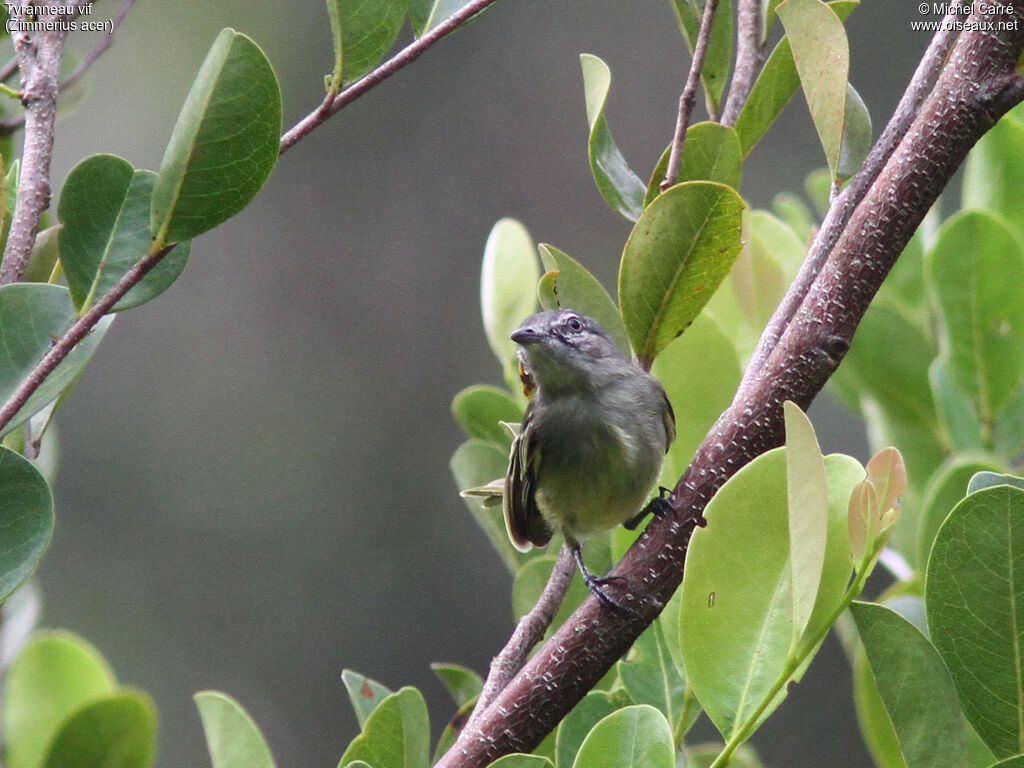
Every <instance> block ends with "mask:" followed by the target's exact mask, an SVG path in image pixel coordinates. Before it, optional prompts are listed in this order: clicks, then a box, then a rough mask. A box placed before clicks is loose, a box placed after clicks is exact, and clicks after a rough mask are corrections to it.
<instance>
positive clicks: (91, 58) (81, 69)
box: [60, 0, 135, 91]
mask: <svg viewBox="0 0 1024 768" xmlns="http://www.w3.org/2000/svg"><path fill="white" fill-rule="evenodd" d="M133 5H135V0H125V3H124V5H123V6H121V10H120V12H118V14H117V16H115V17H114V20H113V22H112V23H111V25H110V31H109V32H107V36H106V37H104V38H103V39H102V40H101V41H100V42H99V44H98V45H97V46H96V47H95V48H93V49H92V51H90V53H89V55H88V56H86V57H85V58H84V59H83V60H82V63H81V64H79V65H78V66H77V67H75V71H74V72H72V73H71V74H70V75H68V76H67V77H66V78H64V81H63V82H62V83H61V84H60V90H62V91H63V90H64V89H65V88H69V87H71V86H72V85H74V83H75V82H76V81H77V80H78V78H80V77H81V76H82V75H83V74H84V73H85V70H87V69H88V68H89V67H91V66H92V65H93V64H94V63H95V62H96V59H98V58H99V57H100V56H102V55H103V53H104V52H105V51H106V50H107V49H108V48H109V47H110V46H111V45H113V44H114V33H115V32H117V28H118V27H120V26H121V22H122V21H124V17H125V16H127V15H128V11H130V10H131V8H132V6H133Z"/></svg>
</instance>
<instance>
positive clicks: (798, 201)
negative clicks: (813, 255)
mask: <svg viewBox="0 0 1024 768" xmlns="http://www.w3.org/2000/svg"><path fill="white" fill-rule="evenodd" d="M772 209H773V210H774V211H775V213H777V214H778V216H779V218H780V219H782V220H783V221H784V222H785V223H786V224H788V225H789V228H790V229H792V230H793V232H794V233H795V234H796V236H797V238H798V239H799V240H800V242H801V243H804V244H806V243H808V242H810V239H811V235H812V234H813V232H814V230H815V228H816V227H817V220H816V219H815V217H814V214H813V213H811V209H810V208H808V207H807V203H805V202H804V201H803V199H802V198H800V197H798V196H797V195H794V194H792V193H791V192H779V193H778V194H777V195H775V197H773V198H772Z"/></svg>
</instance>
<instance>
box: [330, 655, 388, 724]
mask: <svg viewBox="0 0 1024 768" xmlns="http://www.w3.org/2000/svg"><path fill="white" fill-rule="evenodd" d="M341 681H342V682H343V683H344V684H345V690H346V691H348V699H349V701H351V702H352V709H353V710H355V713H356V720H358V721H359V727H360V728H362V727H363V726H364V725H366V719H367V718H368V717H369V716H370V715H372V714H373V710H375V709H376V708H377V707H378V706H379V705H380V703H381V702H382V701H384V699H386V698H387V697H388V696H390V695H391V694H392V691H391V689H390V688H387V687H385V686H383V685H381V684H380V683H378V682H377V681H376V680H372V679H370V678H369V677H367V676H366V675H361V674H359V673H358V672H353V671H352V670H351V669H344V670H342V672H341Z"/></svg>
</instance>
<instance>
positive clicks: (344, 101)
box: [281, 0, 497, 155]
mask: <svg viewBox="0 0 1024 768" xmlns="http://www.w3.org/2000/svg"><path fill="white" fill-rule="evenodd" d="M495 2H497V0H471V2H468V3H466V4H465V5H464V6H462V7H461V8H460V9H459V10H458V11H456V12H455V13H453V14H452V15H451V16H449V17H448V18H447V19H445V20H444V21H442V22H441V23H440V24H438V25H437V26H436V27H433V28H432V29H431V30H430V31H428V32H427V33H426V34H424V35H423V36H422V37H420V38H419V39H417V40H414V41H413V42H411V43H409V45H407V46H405V48H403V49H402V50H400V51H399V52H398V53H396V54H395V55H394V56H392V57H391V58H390V59H388V60H387V61H385V62H384V63H383V64H381V65H380V66H378V67H377V68H376V69H374V70H373V71H371V72H370V73H369V74H367V75H364V76H363V77H361V78H359V79H358V80H356V81H355V82H354V83H352V85H350V86H349V87H348V88H346V89H345V90H343V91H342V92H341V93H338V94H332V93H330V92H328V94H327V97H326V98H325V99H324V100H323V102H322V103H321V104H320V106H319V107H317V108H316V109H315V110H313V111H312V112H310V113H309V114H308V115H306V116H305V117H304V118H302V119H301V120H300V121H299V122H297V123H296V124H295V125H294V126H292V128H291V129H289V130H288V131H287V132H286V133H285V134H284V136H282V137H281V154H282V155H283V154H284V153H285V152H287V151H288V150H289V149H291V148H292V147H293V146H295V143H296V142H298V141H299V139H301V138H303V137H304V136H305V135H306V134H308V133H310V132H311V131H312V130H313V129H315V128H317V127H318V126H320V125H322V124H323V123H325V122H326V121H327V120H328V119H329V118H330V117H331V116H332V115H334V114H335V113H337V112H338V111H340V110H341V109H342V108H343V107H345V106H347V105H348V104H350V103H352V102H353V101H355V100H356V99H358V98H359V97H360V96H362V95H363V94H364V93H366V92H367V91H369V90H372V89H373V88H375V87H377V86H378V85H380V84H381V83H382V82H384V81H385V80H387V79H388V78H389V77H391V76H392V75H393V74H395V73H396V72H398V71H399V70H400V69H403V68H405V67H406V66H407V65H409V64H411V63H412V62H414V61H416V59H418V58H419V57H420V56H421V55H422V54H423V52H424V51H426V50H427V49H428V48H430V46H432V45H433V44H434V43H436V42H437V41H438V40H440V39H441V38H443V37H446V36H447V35H449V34H451V33H452V32H454V31H455V30H456V29H458V28H459V27H461V26H462V25H463V24H465V23H466V22H467V21H469V20H470V19H471V18H473V17H474V16H476V15H477V14H478V13H480V12H481V11H482V10H484V9H485V8H487V7H488V6H489V5H493V4H494V3H495Z"/></svg>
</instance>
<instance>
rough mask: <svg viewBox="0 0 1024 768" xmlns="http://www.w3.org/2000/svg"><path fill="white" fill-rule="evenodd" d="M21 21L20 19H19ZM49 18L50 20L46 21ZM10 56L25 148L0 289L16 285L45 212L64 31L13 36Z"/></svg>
mask: <svg viewBox="0 0 1024 768" xmlns="http://www.w3.org/2000/svg"><path fill="white" fill-rule="evenodd" d="M20 18H21V19H22V20H24V16H23V15H22V16H20ZM47 18H49V17H47ZM11 37H12V39H13V41H14V52H15V55H16V57H17V59H18V66H19V68H20V69H21V82H22V89H21V92H22V98H21V100H22V104H24V105H25V148H24V151H23V152H22V158H21V178H20V181H19V182H18V201H17V203H16V204H15V206H14V215H13V216H12V218H11V229H10V233H9V234H8V236H7V247H6V249H5V250H4V257H3V263H2V265H0V285H5V284H7V283H15V282H17V281H18V280H20V279H21V276H22V275H23V274H24V273H25V267H26V266H27V265H28V259H29V256H30V255H31V254H32V246H33V244H34V243H35V240H36V233H37V232H38V231H39V219H40V217H41V216H42V215H43V212H44V211H45V210H46V209H47V208H48V207H49V206H50V158H51V157H52V156H53V127H54V123H55V122H56V119H57V73H58V71H59V70H60V59H61V53H62V52H63V50H64V40H65V38H66V37H67V31H66V30H60V29H58V30H54V31H46V32H14V33H13V34H12V35H11Z"/></svg>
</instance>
